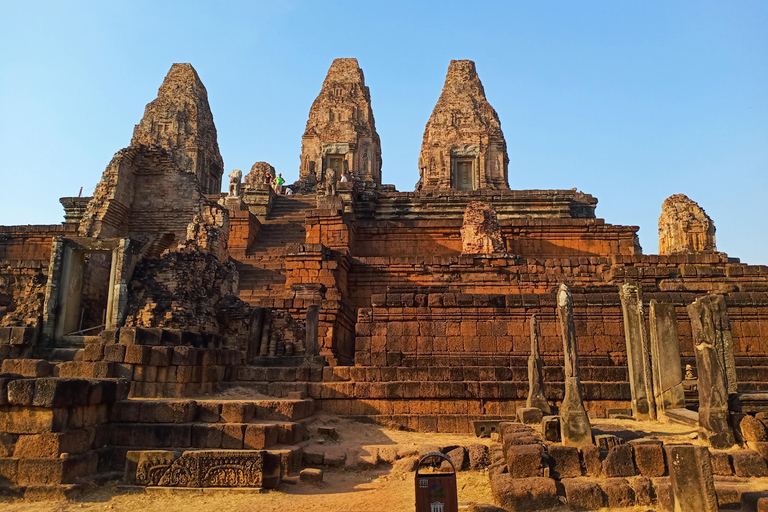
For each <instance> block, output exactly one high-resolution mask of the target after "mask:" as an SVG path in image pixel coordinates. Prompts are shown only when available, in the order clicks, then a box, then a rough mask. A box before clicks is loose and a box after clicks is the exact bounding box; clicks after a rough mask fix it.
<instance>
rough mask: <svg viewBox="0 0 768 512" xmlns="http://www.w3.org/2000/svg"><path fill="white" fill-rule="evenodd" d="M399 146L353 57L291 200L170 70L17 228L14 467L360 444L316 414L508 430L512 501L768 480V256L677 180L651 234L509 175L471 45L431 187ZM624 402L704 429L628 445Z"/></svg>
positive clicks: (214, 458) (258, 470) (8, 289)
mask: <svg viewBox="0 0 768 512" xmlns="http://www.w3.org/2000/svg"><path fill="white" fill-rule="evenodd" d="M379 148H380V146H379V138H378V135H377V134H376V131H375V127H374V123H373V115H372V112H371V107H370V93H369V92H368V89H367V87H366V86H365V84H364V80H363V75H362V72H361V71H360V69H359V67H358V64H357V61H356V60H355V59H338V60H336V61H334V63H333V64H332V66H331V69H330V70H329V72H328V76H327V77H326V80H325V82H324V84H323V87H322V91H321V93H320V95H319V97H318V99H317V100H316V101H315V104H314V105H313V107H312V110H311V112H310V119H309V122H308V124H307V131H306V133H305V135H304V139H303V148H302V155H301V158H302V164H301V165H302V167H301V173H300V179H299V181H298V182H297V183H296V184H294V185H292V186H295V189H294V192H295V193H294V194H291V195H281V194H276V192H275V190H274V189H273V188H272V187H271V186H270V185H269V183H268V181H269V180H270V179H271V178H272V177H274V176H275V171H276V170H275V169H274V168H273V167H272V166H270V165H269V164H268V163H266V162H257V163H256V164H254V166H253V167H252V169H251V170H250V172H249V173H247V174H245V176H244V177H243V173H242V172H240V171H238V170H231V172H228V175H229V183H228V184H227V190H226V191H224V192H222V191H221V177H222V173H223V169H224V167H223V165H222V161H221V157H220V155H219V152H218V144H217V140H216V130H215V126H214V124H213V117H212V115H211V113H210V110H209V109H208V104H207V99H206V94H205V88H204V87H203V85H202V83H201V82H200V79H199V77H198V76H197V74H196V73H195V71H194V69H193V68H192V67H191V66H190V65H188V64H176V65H174V66H173V67H172V68H171V71H170V72H169V74H168V76H167V77H166V80H165V81H164V82H163V85H162V86H161V88H160V93H159V95H158V98H157V99H156V100H155V101H153V102H152V103H150V104H149V105H148V107H147V110H146V112H145V115H144V118H142V120H141V121H140V123H139V125H138V126H137V128H136V132H135V134H134V137H133V139H132V141H131V143H130V144H129V145H128V147H126V148H124V149H121V150H119V151H118V152H117V153H116V154H115V156H114V157H113V159H112V161H111V162H110V163H109V164H108V165H107V167H106V169H105V170H104V172H103V173H102V175H101V179H100V181H99V182H98V185H97V187H96V190H95V192H94V195H93V197H87V198H62V200H61V202H62V204H63V206H64V210H65V211H64V221H63V222H62V223H61V224H56V225H43V226H0V361H2V366H1V368H0V370H1V372H0V489H4V490H12V491H13V492H16V493H27V492H30V493H31V492H32V490H40V489H59V490H61V489H70V488H71V487H72V486H82V485H84V484H85V483H86V482H88V481H89V479H90V480H92V479H93V478H97V477H99V478H101V477H103V476H104V475H109V474H111V473H112V472H115V471H121V472H123V471H124V472H125V481H127V482H129V483H131V484H135V485H143V486H157V485H160V486H171V487H174V486H175V487H179V486H182V487H205V486H215V487H222V486H223V487H227V486H236V487H241V486H247V487H248V486H249V487H253V486H261V487H274V486H276V485H279V482H280V479H281V478H282V477H285V476H289V475H294V474H295V473H296V472H297V471H299V470H300V469H301V468H302V466H303V465H310V466H322V465H326V466H331V465H333V464H336V465H340V464H344V463H345V462H344V459H343V458H342V457H339V456H337V455H334V454H333V453H332V452H331V451H329V452H328V453H327V454H324V453H325V452H321V453H319V454H318V453H317V452H312V451H311V449H310V448H309V446H308V444H307V442H306V439H305V438H306V437H307V436H308V435H309V433H308V431H307V425H309V424H310V422H311V421H313V419H314V418H316V416H315V413H317V412H323V413H325V414H328V415H336V416H342V417H345V418H350V419H353V420H361V421H365V422H367V423H372V422H373V423H378V424H386V425H390V426H393V427H395V428H396V429H402V430H412V431H418V432H450V433H457V434H465V435H469V434H470V433H471V434H475V433H476V434H478V435H486V434H489V435H490V436H491V441H492V442H491V445H490V449H489V448H488V447H487V446H486V447H485V448H481V449H480V450H481V451H482V450H485V453H486V455H487V457H486V459H489V460H486V462H485V465H486V466H487V465H489V464H490V468H489V472H488V475H489V479H490V483H489V485H490V486H491V489H492V491H493V494H494V496H495V498H496V501H497V504H499V505H502V506H504V507H505V508H506V509H507V510H523V509H525V510H528V509H543V508H551V507H555V506H557V505H558V504H559V503H562V502H563V501H565V502H566V503H567V504H568V505H569V506H570V507H572V508H574V509H584V510H592V509H598V508H601V507H603V506H606V505H608V506H619V505H618V504H623V505H621V506H630V505H632V504H638V505H643V506H648V505H651V504H653V505H659V504H662V502H663V500H667V501H664V502H663V503H667V505H669V504H670V503H672V500H673V498H674V497H675V496H677V498H674V499H677V500H678V501H677V502H675V503H682V502H681V501H680V500H682V499H683V498H682V497H681V496H684V491H685V489H689V488H690V487H687V486H688V483H687V482H693V483H695V484H696V486H697V487H696V489H700V490H701V492H702V493H708V494H707V495H706V499H707V500H708V501H707V503H710V502H711V501H712V499H715V502H716V499H717V498H716V497H715V498H713V496H712V493H713V492H714V491H713V490H712V489H714V484H713V483H712V478H713V476H712V474H713V472H714V473H715V474H717V475H723V476H732V475H734V474H736V475H737V476H739V478H744V479H750V478H753V477H759V476H766V475H768V466H766V463H765V457H766V455H768V448H767V447H768V431H766V430H765V428H766V424H768V396H767V395H766V394H765V393H764V390H765V382H766V379H768V363H766V361H768V331H767V330H766V326H768V267H766V266H764V265H751V264H745V263H741V262H740V261H739V260H738V259H737V258H734V257H731V256H729V255H727V254H725V253H722V252H716V250H715V245H714V226H713V225H712V222H711V220H710V219H709V218H708V217H706V215H705V214H704V213H703V210H701V209H700V208H698V206H696V205H695V203H693V202H692V201H690V200H688V199H687V198H684V196H672V198H670V199H668V200H667V201H665V203H664V207H663V212H664V213H663V214H662V219H661V220H660V230H661V231H662V232H663V234H664V236H663V237H662V239H663V240H664V241H663V243H661V244H660V251H659V252H660V254H643V251H642V248H641V247H640V245H639V242H638V237H637V231H638V227H636V226H623V225H613V224H610V223H607V222H606V221H605V220H603V219H601V218H598V217H597V216H596V206H597V199H596V198H594V197H593V196H591V195H589V194H586V193H582V192H577V191H576V190H511V189H509V187H508V186H507V163H508V160H507V156H506V145H505V142H504V138H503V135H502V133H501V128H500V123H499V119H498V116H497V115H496V113H495V112H494V111H493V109H492V108H491V107H490V105H489V104H488V102H487V100H486V99H485V95H484V92H483V88H482V85H481V84H480V81H479V79H478V77H477V74H476V72H475V67H474V64H473V63H472V62H471V61H453V62H452V63H451V65H450V67H449V71H448V76H447V78H446V84H445V87H444V89H443V94H442V95H441V97H440V100H439V101H438V104H437V106H436V107H435V111H434V112H433V115H432V117H431V118H430V121H429V123H428V125H427V129H426V131H425V137H424V144H423V146H422V157H421V164H422V165H421V166H420V168H419V172H420V173H421V177H422V181H421V187H420V188H419V189H418V190H416V191H413V192H399V191H397V190H396V189H395V187H394V186H393V185H386V184H383V183H381V181H382V175H381V159H380V149H379ZM254 160H257V157H256V156H254ZM277 171H278V172H281V170H280V169H277ZM413 172H414V176H415V174H416V172H417V169H416V168H414V169H413ZM342 174H345V175H347V174H348V180H347V181H340V180H338V178H340V176H341V175H342ZM333 175H335V176H336V178H337V180H336V181H334V180H331V182H329V180H328V178H327V177H328V176H333ZM457 176H458V178H459V179H458V180H457ZM465 178H466V179H465ZM98 179H99V178H98V172H97V171H96V170H94V181H97V180H98ZM686 365H690V366H691V371H690V372H683V368H684V367H685V366H686ZM529 369H530V371H529ZM683 375H690V376H689V377H686V378H685V379H683ZM696 376H698V379H699V380H697V377H696ZM697 382H698V383H700V384H701V385H700V386H698V387H697ZM712 383H715V384H718V383H719V384H718V385H717V386H716V387H715V386H714V384H712ZM704 384H707V385H706V386H705V385H704ZM710 384H712V385H710ZM158 398H162V400H157V399H158ZM526 402H528V403H526ZM544 414H546V416H544ZM615 418H619V419H622V418H623V419H628V418H631V419H634V420H637V424H638V425H641V426H642V428H643V429H645V430H644V432H654V434H659V436H660V437H663V435H662V434H663V432H661V431H660V430H658V429H656V428H655V424H652V422H654V421H656V420H658V421H669V422H675V423H676V424H679V425H683V426H684V428H688V429H689V430H688V431H687V432H686V434H685V435H686V436H687V435H689V434H690V433H691V432H692V431H698V432H700V434H699V435H700V441H697V443H699V444H700V445H701V446H697V447H695V448H690V449H689V448H680V446H682V445H679V444H676V443H672V444H670V443H667V441H668V440H665V441H662V440H661V439H633V440H632V441H630V442H624V441H626V439H624V438H621V434H620V433H618V432H617V433H616V435H613V434H607V433H606V432H605V428H607V427H606V426H605V424H602V425H601V424H600V423H599V422H600V421H604V420H609V419H615ZM515 420H519V421H517V422H515ZM643 422H645V423H643ZM628 428H629V427H628ZM681 428H683V427H681ZM641 430H642V429H641ZM318 435H319V434H318ZM638 435H641V436H642V434H638ZM676 439H677V441H679V438H676ZM734 442H735V443H740V446H732V445H733V443H734ZM664 443H667V444H664ZM663 444H664V446H662V445H663ZM705 444H706V445H707V446H704V445H705ZM722 447H727V448H728V451H727V452H722V451H719V450H720V448H722ZM454 449H457V448H456V447H455V446H453V447H451V450H449V451H453V450H454ZM329 450H330V448H329ZM665 450H667V453H669V454H678V453H679V455H680V457H683V458H684V456H685V457H688V459H690V460H696V461H700V462H701V463H700V464H699V463H697V464H695V465H690V464H689V465H688V468H689V469H686V468H684V467H682V466H681V465H680V464H678V463H677V462H675V461H677V460H678V459H675V460H674V461H671V459H670V458H669V457H670V455H668V456H667V458H666V459H665V457H664V453H665ZM459 451H461V450H459ZM381 453H382V457H380V458H381V459H382V460H383V459H384V457H385V456H386V455H384V453H385V452H381ZM389 453H390V455H392V453H394V455H392V457H390V459H392V460H389V462H390V463H391V462H392V461H394V460H395V459H396V458H397V450H395V451H394V452H393V451H392V450H390V451H389ZM461 453H462V454H464V452H463V451H461ZM64 454H67V455H66V456H65V455H64ZM446 456H447V455H446ZM355 457H356V456H353V455H350V456H349V459H348V460H349V465H350V467H357V466H355V464H357V462H355V461H359V457H358V458H357V459H356V458H355ZM376 457H379V455H376ZM710 458H711V464H710ZM376 460H378V458H377V459H376ZM680 460H682V459H680ZM326 462H327V464H326ZM460 467H461V466H460ZM690 468H693V469H690ZM707 468H708V469H707ZM689 470H690V471H693V470H695V471H696V472H697V473H696V474H694V475H691V474H687V473H685V471H689ZM667 475H668V476H667ZM604 477H608V478H604ZM626 479H631V485H632V487H631V488H630V481H627V480H626ZM651 479H653V481H652V480H651ZM750 482H752V480H749V482H747V483H750ZM691 485H693V484H691ZM750 485H751V483H750ZM697 492H698V491H697ZM721 494H722V493H720V492H719V491H718V495H721ZM722 495H723V496H725V494H722ZM654 496H655V498H653V500H656V501H653V500H652V498H651V497H654ZM630 497H631V499H630ZM604 498H605V499H604ZM646 498H647V499H646ZM710 498H712V499H710ZM526 500H528V501H526ZM721 505H722V503H721ZM659 506H660V507H661V505H659ZM666 509H669V510H672V509H673V508H672V505H669V506H667V507H666V508H665V510H666Z"/></svg>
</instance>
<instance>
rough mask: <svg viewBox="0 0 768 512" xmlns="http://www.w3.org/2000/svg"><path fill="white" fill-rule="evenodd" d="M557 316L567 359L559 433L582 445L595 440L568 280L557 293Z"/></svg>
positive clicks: (565, 441)
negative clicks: (583, 386) (585, 399)
mask: <svg viewBox="0 0 768 512" xmlns="http://www.w3.org/2000/svg"><path fill="white" fill-rule="evenodd" d="M557 316H558V319H559V320H560V332H561V333H562V336H563V357H564V359H565V397H564V398H563V403H562V406H561V410H560V434H561V437H562V439H563V444H564V445H566V446H577V447H579V446H584V445H588V444H592V424H591V423H590V422H589V416H587V411H586V410H585V409H584V402H583V399H582V395H581V378H580V377H579V353H578V348H577V346H576V324H575V322H574V320H573V297H571V291H570V290H569V289H568V286H567V285H565V284H561V285H560V291H559V292H558V294H557Z"/></svg>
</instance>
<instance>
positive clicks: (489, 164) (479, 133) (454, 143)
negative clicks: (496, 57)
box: [418, 60, 509, 190]
mask: <svg viewBox="0 0 768 512" xmlns="http://www.w3.org/2000/svg"><path fill="white" fill-rule="evenodd" d="M508 163H509V158H508V157H507V143H506V141H505V140H504V134H503V133H502V131H501V122H500V121H499V116H498V115H497V114H496V111H495V110H494V109H493V107H492V106H491V104H490V103H488V100H487V99H486V97H485V90H484V89H483V84H482V83H481V82H480V78H479V77H478V76H477V71H476V70H475V63H474V62H472V61H471V60H452V61H451V63H450V65H449V66H448V73H447V74H446V77H445V84H444V85H443V91H442V93H441V94H440V98H439V99H438V100H437V104H436V105H435V108H434V110H433V111H432V115H431V116H430V117H429V121H427V126H426V128H425V129H424V139H423V141H422V143H421V154H420V155H419V174H420V181H419V185H418V188H420V189H421V190H434V189H449V188H454V189H459V190H479V189H485V188H490V189H508V188H509V185H508V183H507V164H508Z"/></svg>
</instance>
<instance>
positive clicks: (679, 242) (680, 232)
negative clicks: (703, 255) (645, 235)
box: [659, 194, 717, 254]
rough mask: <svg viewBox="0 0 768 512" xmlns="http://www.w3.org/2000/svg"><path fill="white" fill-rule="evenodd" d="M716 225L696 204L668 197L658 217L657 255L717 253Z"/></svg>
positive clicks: (678, 197) (677, 196)
mask: <svg viewBox="0 0 768 512" xmlns="http://www.w3.org/2000/svg"><path fill="white" fill-rule="evenodd" d="M716 251H717V247H715V223H714V222H712V219H710V218H709V215H707V212H705V211H704V209H703V208H702V207H700V206H699V205H698V204H697V203H696V201H692V200H691V199H689V198H688V197H687V196H685V195H683V194H675V195H673V196H669V197H668V198H667V199H666V200H665V201H664V204H662V205H661V215H660V216H659V254H679V253H693V252H716Z"/></svg>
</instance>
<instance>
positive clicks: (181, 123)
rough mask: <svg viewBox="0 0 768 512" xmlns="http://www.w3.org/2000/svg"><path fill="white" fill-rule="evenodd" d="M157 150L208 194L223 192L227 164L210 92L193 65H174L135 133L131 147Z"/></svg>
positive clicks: (148, 106)
mask: <svg viewBox="0 0 768 512" xmlns="http://www.w3.org/2000/svg"><path fill="white" fill-rule="evenodd" d="M138 145H145V146H158V147H162V148H164V149H166V150H167V151H168V153H169V154H170V155H171V159H172V160H173V161H174V162H176V164H177V165H178V166H179V167H180V168H181V169H182V170H183V171H186V172H189V173H192V174H193V175H195V176H196V177H197V180H198V182H199V183H200V187H201V188H202V190H203V191H204V192H205V193H206V194H215V193H218V192H220V191H221V177H222V174H223V172H224V161H223V160H222V158H221V153H220V152H219V144H218V141H217V136H216V125H215V124H214V123H213V114H212V113H211V107H210V105H209V104H208V92H207V91H206V89H205V86H204V85H203V83H202V82H201V81H200V77H199V76H198V75H197V72H196V71H195V69H194V68H193V67H192V65H191V64H174V65H173V66H171V69H170V71H168V75H167V76H166V77H165V80H164V81H163V84H162V85H161V86H160V89H159V90H158V93H157V99H155V100H154V101H152V102H151V103H149V104H148V105H147V107H146V109H145V111H144V117H143V118H142V119H141V121H140V122H139V124H138V125H136V128H135V129H134V131H133V138H132V139H131V146H138Z"/></svg>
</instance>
